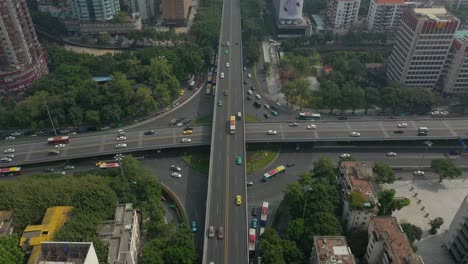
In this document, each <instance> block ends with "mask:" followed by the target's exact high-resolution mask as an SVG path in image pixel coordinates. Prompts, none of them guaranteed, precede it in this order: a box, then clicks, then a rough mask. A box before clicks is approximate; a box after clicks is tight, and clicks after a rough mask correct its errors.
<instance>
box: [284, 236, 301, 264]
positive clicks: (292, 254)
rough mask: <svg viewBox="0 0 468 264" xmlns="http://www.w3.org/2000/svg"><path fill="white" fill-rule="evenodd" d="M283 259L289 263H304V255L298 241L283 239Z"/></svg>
mask: <svg viewBox="0 0 468 264" xmlns="http://www.w3.org/2000/svg"><path fill="white" fill-rule="evenodd" d="M282 246H283V260H284V263H288V264H302V263H304V255H303V254H302V252H301V250H300V249H299V248H298V247H297V245H296V243H295V242H293V241H289V240H286V239H283V245H282Z"/></svg>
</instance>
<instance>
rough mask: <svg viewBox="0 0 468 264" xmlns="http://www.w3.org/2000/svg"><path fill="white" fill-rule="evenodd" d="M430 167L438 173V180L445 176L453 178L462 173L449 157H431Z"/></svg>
mask: <svg viewBox="0 0 468 264" xmlns="http://www.w3.org/2000/svg"><path fill="white" fill-rule="evenodd" d="M431 169H432V170H433V171H434V172H435V173H437V174H439V181H440V182H442V181H443V179H445V178H449V179H453V178H455V177H460V176H461V175H462V171H461V169H460V168H458V167H457V165H455V163H454V162H453V160H451V159H433V160H432V161H431Z"/></svg>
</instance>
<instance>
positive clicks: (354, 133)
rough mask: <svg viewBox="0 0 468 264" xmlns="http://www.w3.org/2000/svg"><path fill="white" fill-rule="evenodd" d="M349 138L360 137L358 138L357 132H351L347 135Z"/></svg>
mask: <svg viewBox="0 0 468 264" xmlns="http://www.w3.org/2000/svg"><path fill="white" fill-rule="evenodd" d="M349 136H351V137H360V136H361V133H359V132H351V133H350V134H349Z"/></svg>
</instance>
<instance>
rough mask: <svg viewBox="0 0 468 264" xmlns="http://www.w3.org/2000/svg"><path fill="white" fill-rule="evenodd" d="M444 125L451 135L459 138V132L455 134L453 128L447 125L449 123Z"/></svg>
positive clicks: (444, 122)
mask: <svg viewBox="0 0 468 264" xmlns="http://www.w3.org/2000/svg"><path fill="white" fill-rule="evenodd" d="M442 123H443V124H444V125H445V126H446V127H447V129H448V130H449V131H450V134H452V136H454V137H455V136H457V132H455V131H454V130H453V128H452V127H451V126H450V125H449V124H448V123H447V121H445V120H444V121H442Z"/></svg>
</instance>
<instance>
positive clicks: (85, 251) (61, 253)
mask: <svg viewBox="0 0 468 264" xmlns="http://www.w3.org/2000/svg"><path fill="white" fill-rule="evenodd" d="M47 263H49V264H53V263H56V264H58V263H64V264H65V263H70V264H71V263H75V264H99V260H98V257H97V254H96V250H95V249H94V246H93V243H92V242H41V250H40V252H39V256H38V257H37V260H36V262H34V263H33V264H47Z"/></svg>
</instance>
